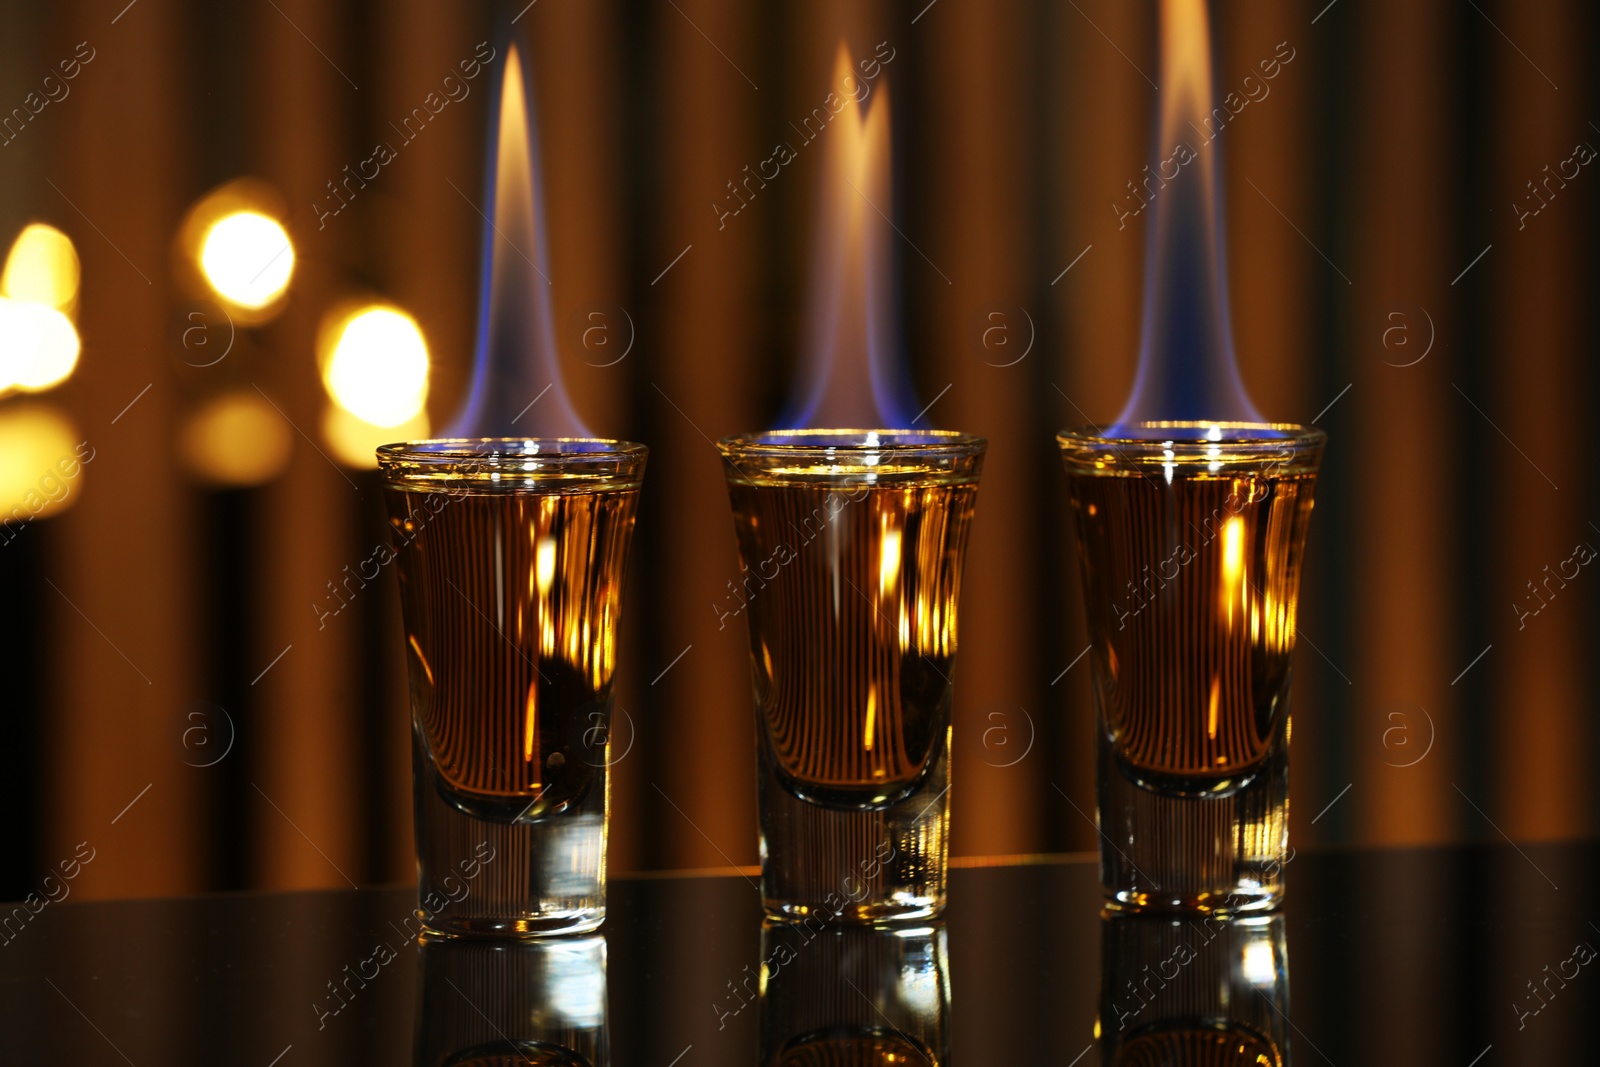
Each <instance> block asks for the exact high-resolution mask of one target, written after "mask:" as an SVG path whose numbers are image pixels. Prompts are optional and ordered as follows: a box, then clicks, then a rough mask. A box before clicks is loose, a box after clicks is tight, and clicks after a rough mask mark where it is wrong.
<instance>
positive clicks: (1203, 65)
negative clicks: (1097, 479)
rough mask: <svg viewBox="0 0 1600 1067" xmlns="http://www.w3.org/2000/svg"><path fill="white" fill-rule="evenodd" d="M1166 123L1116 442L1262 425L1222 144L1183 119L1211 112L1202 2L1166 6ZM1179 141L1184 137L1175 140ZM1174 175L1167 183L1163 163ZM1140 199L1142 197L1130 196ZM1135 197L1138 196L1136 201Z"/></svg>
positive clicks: (1151, 189)
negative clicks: (1231, 258) (1184, 427)
mask: <svg viewBox="0 0 1600 1067" xmlns="http://www.w3.org/2000/svg"><path fill="white" fill-rule="evenodd" d="M1161 66H1162V85H1163V86H1164V87H1165V92H1164V94H1163V95H1165V96H1168V97H1169V99H1167V100H1165V101H1163V103H1164V104H1165V105H1166V107H1165V108H1164V109H1163V113H1162V120H1161V121H1160V122H1159V123H1158V124H1157V132H1156V135H1155V138H1154V144H1155V156H1156V158H1157V159H1161V160H1163V161H1164V162H1163V163H1161V164H1157V166H1156V167H1155V168H1154V169H1155V170H1156V171H1157V172H1158V173H1157V174H1156V175H1155V177H1154V181H1153V183H1151V182H1150V181H1149V179H1147V184H1146V186H1145V187H1144V192H1145V193H1146V194H1148V195H1149V196H1150V200H1149V202H1148V205H1147V209H1148V217H1147V220H1146V224H1145V225H1146V230H1145V262H1144V318H1143V323H1142V329H1141V338H1140V344H1139V370H1138V376H1137V378H1136V379H1135V381H1134V386H1133V393H1132V395H1131V396H1130V397H1129V398H1128V403H1127V406H1126V407H1124V408H1123V410H1122V414H1121V415H1119V416H1118V417H1117V422H1116V424H1115V425H1114V426H1112V427H1111V428H1110V430H1108V432H1109V433H1111V434H1112V435H1114V436H1122V437H1164V436H1170V434H1171V432H1172V431H1171V430H1154V429H1151V428H1149V427H1143V428H1141V427H1140V426H1138V425H1137V424H1139V423H1144V422H1153V421H1203V422H1254V423H1259V422H1261V421H1263V420H1262V418H1261V416H1260V414H1259V413H1257V411H1256V409H1255V406H1254V405H1253V404H1251V403H1250V397H1249V395H1248V394H1247V393H1246V392H1245V388H1244V382H1243V381H1242V380H1241V378H1240V376H1239V364H1238V360H1237V359H1236V358H1235V355H1234V347H1233V322H1232V319H1231V316H1230V313H1229V299H1228V267H1227V247H1226V240H1225V238H1224V231H1225V227H1224V225H1223V209H1222V159H1221V155H1222V147H1221V144H1220V142H1219V141H1217V140H1209V141H1206V142H1205V143H1203V144H1201V145H1200V146H1199V147H1198V148H1196V147H1195V146H1194V144H1193V143H1192V142H1193V141H1194V140H1198V139H1199V137H1200V134H1199V131H1198V127H1195V126H1193V125H1192V124H1191V123H1189V122H1184V123H1183V124H1182V125H1180V119H1181V120H1188V119H1190V118H1191V117H1193V118H1202V120H1203V117H1204V116H1207V115H1209V114H1210V113H1211V105H1210V101H1211V99H1212V93H1213V91H1214V90H1213V86H1212V78H1211V62H1210V36H1209V32H1208V29H1207V26H1206V12H1205V4H1204V0H1163V4H1162V17H1161ZM1180 138H1183V139H1182V140H1180ZM1173 163H1176V165H1177V173H1176V175H1175V176H1174V177H1172V178H1170V179H1168V178H1167V177H1166V173H1167V166H1168V165H1169V164H1173ZM1135 195H1138V194H1135ZM1140 199H1141V201H1142V200H1143V197H1141V198H1140Z"/></svg>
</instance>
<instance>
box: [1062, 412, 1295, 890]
mask: <svg viewBox="0 0 1600 1067" xmlns="http://www.w3.org/2000/svg"><path fill="white" fill-rule="evenodd" d="M1325 440H1326V437H1325V435H1324V434H1323V433H1322V431H1321V430H1317V429H1313V428H1311V427H1305V426H1291V425H1274V424H1265V423H1227V422H1224V423H1209V422H1170V423H1141V424H1136V425H1134V426H1130V427H1123V428H1119V430H1118V432H1117V434H1116V435H1115V436H1107V435H1106V434H1105V433H1104V432H1103V431H1101V430H1099V429H1096V428H1086V429H1079V430H1066V431H1063V432H1062V433H1061V434H1060V435H1059V437H1058V438H1057V441H1058V443H1059V444H1060V446H1061V453H1062V457H1063V459H1064V461H1065V463H1066V470H1067V482H1068V487H1069V489H1070V491H1071V498H1072V511H1073V520H1074V524H1075V526H1076V528H1077V534H1078V547H1079V559H1080V562H1081V564H1082V568H1083V597H1084V609H1085V612H1086V614H1087V616H1088V624H1089V641H1090V648H1091V649H1092V654H1091V657H1090V664H1091V675H1092V680H1093V686H1094V702H1095V739H1096V746H1097V752H1098V755H1097V761H1096V762H1097V792H1098V801H1099V828H1100V882H1101V886H1102V887H1103V889H1104V891H1105V895H1106V898H1107V901H1108V903H1109V905H1110V906H1111V907H1113V908H1121V909H1126V910H1144V909H1155V910H1160V909H1172V910H1198V911H1207V912H1220V913H1234V912H1248V911H1255V910H1260V909H1264V908H1270V907H1272V906H1274V905H1275V904H1276V903H1277V902H1278V900H1279V899H1280V898H1281V896H1282V893H1283V866H1284V863H1285V862H1286V851H1285V850H1286V849H1287V847H1288V799H1289V674H1290V659H1291V655H1292V653H1293V652H1294V644H1295V609H1296V603H1297V601H1298V598H1299V591H1300V559H1301V551H1302V548H1303V546H1304V544H1305V535H1306V525H1307V522H1308V520H1309V519H1310V517H1311V495H1312V490H1313V488H1314V487H1315V484H1316V474H1317V466H1318V463H1319V462H1320V460H1321V456H1322V446H1323V443H1324V441H1325Z"/></svg>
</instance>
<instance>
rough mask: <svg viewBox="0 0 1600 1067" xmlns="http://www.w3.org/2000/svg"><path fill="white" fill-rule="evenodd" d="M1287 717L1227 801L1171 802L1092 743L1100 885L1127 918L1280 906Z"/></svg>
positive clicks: (1197, 796) (1196, 797)
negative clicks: (1264, 753) (1096, 779)
mask: <svg viewBox="0 0 1600 1067" xmlns="http://www.w3.org/2000/svg"><path fill="white" fill-rule="evenodd" d="M1287 728H1288V716H1287V714H1285V715H1284V716H1283V718H1282V720H1281V721H1280V722H1279V723H1278V725H1277V727H1276V730H1275V735H1274V737H1273V739H1272V743H1271V745H1270V747H1269V750H1268V753H1267V756H1266V758H1265V760H1264V761H1263V762H1262V764H1261V765H1260V766H1259V767H1258V768H1257V769H1256V771H1255V773H1254V774H1253V775H1252V776H1251V777H1250V778H1249V780H1248V781H1246V782H1245V783H1244V784H1243V785H1241V786H1240V787H1239V788H1238V789H1236V790H1234V791H1233V792H1231V793H1227V794H1223V795H1205V794H1203V793H1194V792H1191V793H1188V794H1187V795H1173V794H1171V793H1166V792H1158V791H1157V790H1154V789H1150V788H1147V787H1146V786H1143V785H1140V784H1139V783H1138V782H1135V781H1134V780H1133V779H1132V777H1131V776H1130V775H1129V774H1128V773H1127V770H1126V769H1125V768H1123V767H1122V766H1120V763H1119V760H1118V759H1117V755H1116V752H1115V751H1114V749H1113V743H1112V741H1111V740H1110V737H1109V736H1108V734H1107V732H1106V731H1105V729H1104V728H1103V724H1102V728H1101V729H1100V730H1099V731H1097V732H1098V734H1099V742H1098V745H1099V757H1098V762H1099V769H1098V772H1099V773H1098V777H1099V783H1098V785H1099V816H1100V884H1101V887H1102V888H1103V889H1104V891H1105V895H1106V906H1107V907H1108V908H1110V909H1112V910H1114V911H1127V912H1146V911H1153V912H1162V911H1167V912H1203V913H1207V914H1215V915H1232V914H1245V913H1250V912H1259V911H1266V910H1270V909H1271V908H1274V907H1276V906H1277V905H1278V903H1279V902H1280V901H1281V900H1282V899H1283V889H1284V879H1283V867H1284V864H1285V863H1286V862H1287V859H1288V852H1287V849H1288V843H1289V827H1288V814H1289V746H1288V738H1287Z"/></svg>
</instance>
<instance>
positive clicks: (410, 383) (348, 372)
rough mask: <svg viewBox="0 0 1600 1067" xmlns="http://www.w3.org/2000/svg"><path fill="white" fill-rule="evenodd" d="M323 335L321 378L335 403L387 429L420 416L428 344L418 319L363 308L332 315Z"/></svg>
mask: <svg viewBox="0 0 1600 1067" xmlns="http://www.w3.org/2000/svg"><path fill="white" fill-rule="evenodd" d="M323 333H324V337H325V338H330V339H331V343H329V344H328V345H327V351H326V355H325V356H324V358H323V361H322V380H323V383H324V384H325V385H326V386H327V389H328V395H329V396H330V397H332V398H333V402H334V403H335V404H337V405H338V406H339V407H340V408H342V409H344V410H345V411H347V412H349V413H350V414H351V415H354V416H355V417H356V418H358V419H360V420H361V421H363V422H366V423H370V424H371V425H373V426H375V427H383V428H388V429H393V428H395V427H398V426H401V425H402V424H405V423H408V422H410V421H411V420H413V419H415V418H416V417H417V415H418V414H419V413H421V411H422V410H423V405H424V404H425V403H426V402H427V399H428V343H427V341H426V340H424V339H423V336H422V330H421V328H420V327H418V325H417V320H415V319H413V318H412V317H411V316H410V315H407V314H406V313H405V312H403V311H400V310H399V309H397V308H393V307H387V306H384V305H367V306H365V307H362V308H359V309H357V310H355V311H353V312H348V313H346V314H344V315H343V316H338V317H336V318H335V319H334V320H333V323H332V325H331V326H329V327H325V329H324V331H323ZM388 440H394V438H392V437H391V438H388Z"/></svg>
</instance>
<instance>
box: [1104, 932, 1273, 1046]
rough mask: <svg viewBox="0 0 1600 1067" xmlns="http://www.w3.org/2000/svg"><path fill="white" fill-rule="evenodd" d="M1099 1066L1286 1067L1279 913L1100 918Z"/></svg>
mask: <svg viewBox="0 0 1600 1067" xmlns="http://www.w3.org/2000/svg"><path fill="white" fill-rule="evenodd" d="M1100 923H1101V956H1100V965H1101V978H1100V1014H1099V1018H1098V1020H1097V1021H1096V1023H1095V1029H1096V1034H1097V1036H1098V1037H1099V1039H1100V1062H1101V1063H1103V1064H1108V1065H1117V1067H1135V1065H1137V1067H1287V1065H1288V1063H1289V1034H1288V1029H1289V1021H1288V1019H1289V956H1288V945H1287V942H1286V940H1285V937H1284V919H1283V916H1282V915H1270V916H1253V917H1249V918H1237V919H1231V920H1221V919H1216V918H1211V917H1207V916H1193V917H1189V918H1183V919H1171V918H1164V917H1155V916H1138V915H1109V914H1108V915H1104V916H1102V918H1101V920H1100Z"/></svg>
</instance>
